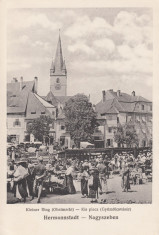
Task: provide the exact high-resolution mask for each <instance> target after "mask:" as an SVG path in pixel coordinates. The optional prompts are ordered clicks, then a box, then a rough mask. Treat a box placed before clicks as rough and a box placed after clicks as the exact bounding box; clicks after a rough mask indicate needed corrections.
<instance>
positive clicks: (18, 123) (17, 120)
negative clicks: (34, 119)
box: [13, 119, 21, 126]
mask: <svg viewBox="0 0 159 235" xmlns="http://www.w3.org/2000/svg"><path fill="white" fill-rule="evenodd" d="M13 126H21V122H20V121H19V119H16V120H15V122H14V123H13Z"/></svg>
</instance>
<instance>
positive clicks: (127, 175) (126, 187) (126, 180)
mask: <svg viewBox="0 0 159 235" xmlns="http://www.w3.org/2000/svg"><path fill="white" fill-rule="evenodd" d="M129 179H130V171H129V169H127V170H125V171H124V172H123V175H122V188H123V192H128V190H129V189H130V182H129Z"/></svg>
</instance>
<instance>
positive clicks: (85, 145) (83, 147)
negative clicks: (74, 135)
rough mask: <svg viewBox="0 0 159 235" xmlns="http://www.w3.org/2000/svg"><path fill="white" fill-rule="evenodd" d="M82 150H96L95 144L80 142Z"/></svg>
mask: <svg viewBox="0 0 159 235" xmlns="http://www.w3.org/2000/svg"><path fill="white" fill-rule="evenodd" d="M80 148H81V149H85V148H94V144H91V143H89V142H80Z"/></svg>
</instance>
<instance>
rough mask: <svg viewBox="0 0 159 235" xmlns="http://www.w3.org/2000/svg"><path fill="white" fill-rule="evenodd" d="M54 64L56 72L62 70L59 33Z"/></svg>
mask: <svg viewBox="0 0 159 235" xmlns="http://www.w3.org/2000/svg"><path fill="white" fill-rule="evenodd" d="M54 66H55V72H56V73H57V72H61V71H62V68H63V56H62V47H61V38H60V34H59V40H58V44H57V49H56V54H55V61H54Z"/></svg>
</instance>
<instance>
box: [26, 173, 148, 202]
mask: <svg viewBox="0 0 159 235" xmlns="http://www.w3.org/2000/svg"><path fill="white" fill-rule="evenodd" d="M74 185H75V188H76V191H77V193H76V194H73V195H70V194H69V195H55V194H49V195H47V196H46V197H42V198H41V204H90V203H91V202H90V201H91V199H90V198H81V193H80V182H78V181H74ZM102 199H103V200H106V203H107V204H114V203H115V204H117V203H151V202H152V183H151V182H147V183H145V184H142V185H131V189H130V190H129V192H122V188H121V177H119V176H116V175H114V176H111V178H110V179H108V194H103V195H99V200H98V202H99V203H100V202H101V200H102ZM36 202H37V199H34V200H33V201H31V202H30V201H29V200H28V199H27V202H26V203H27V204H34V203H36Z"/></svg>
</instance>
